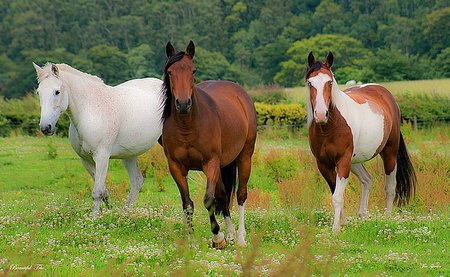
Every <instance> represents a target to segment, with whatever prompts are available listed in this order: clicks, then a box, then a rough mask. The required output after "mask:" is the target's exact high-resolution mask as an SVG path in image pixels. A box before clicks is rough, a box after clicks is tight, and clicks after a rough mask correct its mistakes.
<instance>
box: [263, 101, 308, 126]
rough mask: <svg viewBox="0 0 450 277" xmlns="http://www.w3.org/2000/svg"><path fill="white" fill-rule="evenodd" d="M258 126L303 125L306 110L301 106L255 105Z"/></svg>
mask: <svg viewBox="0 0 450 277" xmlns="http://www.w3.org/2000/svg"><path fill="white" fill-rule="evenodd" d="M255 108H256V113H257V116H258V124H263V125H265V124H267V122H268V121H269V120H271V121H272V123H281V124H298V125H300V124H303V123H305V122H306V110H305V108H304V107H303V106H302V105H301V104H278V105H269V104H263V103H255Z"/></svg>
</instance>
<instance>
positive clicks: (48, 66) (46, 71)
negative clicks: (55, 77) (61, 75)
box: [38, 63, 104, 84]
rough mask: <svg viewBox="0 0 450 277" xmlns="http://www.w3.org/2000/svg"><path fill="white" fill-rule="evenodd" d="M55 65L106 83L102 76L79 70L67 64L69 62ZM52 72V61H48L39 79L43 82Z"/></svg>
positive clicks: (66, 70) (63, 69) (61, 69)
mask: <svg viewBox="0 0 450 277" xmlns="http://www.w3.org/2000/svg"><path fill="white" fill-rule="evenodd" d="M54 65H56V66H57V67H58V69H59V70H60V71H65V72H69V73H72V74H74V75H78V76H81V77H84V78H88V79H90V80H91V81H93V82H98V83H101V84H104V82H103V80H102V79H101V78H99V77H97V76H95V75H91V74H89V73H85V72H82V71H79V70H78V69H75V68H73V67H71V66H70V65H67V64H64V63H58V64H54ZM52 74H53V73H52V63H47V64H45V66H44V67H43V68H42V71H41V72H39V75H38V81H39V82H41V81H42V80H43V79H45V78H47V77H49V76H51V75H52Z"/></svg>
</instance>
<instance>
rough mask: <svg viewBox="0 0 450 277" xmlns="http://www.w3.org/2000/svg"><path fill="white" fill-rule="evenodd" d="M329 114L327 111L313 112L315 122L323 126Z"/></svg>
mask: <svg viewBox="0 0 450 277" xmlns="http://www.w3.org/2000/svg"><path fill="white" fill-rule="evenodd" d="M329 114H330V113H329V112H328V110H325V111H317V110H315V111H314V119H315V121H316V123H317V124H325V123H327V121H328V117H329Z"/></svg>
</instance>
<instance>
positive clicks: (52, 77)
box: [35, 65, 69, 136]
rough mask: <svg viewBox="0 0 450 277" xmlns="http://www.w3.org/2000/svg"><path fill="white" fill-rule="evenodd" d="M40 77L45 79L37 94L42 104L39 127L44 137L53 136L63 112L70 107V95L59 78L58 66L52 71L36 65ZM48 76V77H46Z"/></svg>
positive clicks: (40, 83)
mask: <svg viewBox="0 0 450 277" xmlns="http://www.w3.org/2000/svg"><path fill="white" fill-rule="evenodd" d="M35 68H36V72H37V74H38V77H39V78H41V77H43V79H42V80H40V82H39V87H38V88H37V94H38V95H39V100H40V104H41V120H40V123H39V127H40V129H41V131H42V133H43V134H44V135H47V136H51V135H53V134H54V133H55V126H56V122H57V121H58V119H59V116H60V115H61V112H64V111H65V110H67V108H68V106H69V94H68V92H67V91H66V88H65V86H64V84H63V82H62V80H61V78H60V76H59V70H58V68H57V67H56V65H51V71H48V74H47V73H46V71H47V68H44V69H42V68H40V67H39V66H37V65H35ZM45 74H46V75H45Z"/></svg>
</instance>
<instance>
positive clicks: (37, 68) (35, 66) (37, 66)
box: [33, 62, 42, 75]
mask: <svg viewBox="0 0 450 277" xmlns="http://www.w3.org/2000/svg"><path fill="white" fill-rule="evenodd" d="M33 66H34V69H36V73H37V74H38V75H39V72H41V71H42V68H41V67H40V66H39V65H37V64H35V63H34V62H33Z"/></svg>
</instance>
